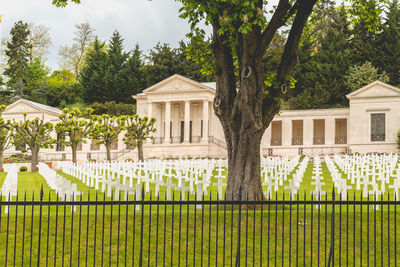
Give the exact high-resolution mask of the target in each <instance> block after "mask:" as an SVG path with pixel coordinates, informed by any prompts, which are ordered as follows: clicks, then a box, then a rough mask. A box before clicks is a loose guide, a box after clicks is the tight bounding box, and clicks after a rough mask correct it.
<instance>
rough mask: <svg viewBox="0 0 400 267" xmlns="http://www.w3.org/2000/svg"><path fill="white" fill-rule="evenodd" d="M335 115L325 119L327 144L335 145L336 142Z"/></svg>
mask: <svg viewBox="0 0 400 267" xmlns="http://www.w3.org/2000/svg"><path fill="white" fill-rule="evenodd" d="M335 124H336V121H335V117H331V116H329V117H327V118H326V119H325V145H329V146H333V145H334V144H335V130H336V129H335Z"/></svg>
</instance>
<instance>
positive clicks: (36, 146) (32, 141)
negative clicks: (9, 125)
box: [13, 114, 55, 172]
mask: <svg viewBox="0 0 400 267" xmlns="http://www.w3.org/2000/svg"><path fill="white" fill-rule="evenodd" d="M52 131H53V124H52V123H51V122H45V121H44V119H39V118H34V119H27V116H26V114H24V120H22V121H20V122H14V135H13V139H14V141H13V142H14V144H15V145H16V146H22V147H26V146H27V147H28V148H29V150H30V151H31V156H32V157H31V170H32V172H36V171H37V165H38V162H39V151H40V149H41V148H49V147H50V148H52V147H53V144H54V143H55V140H54V139H53V138H52V137H51V135H50V134H51V132H52Z"/></svg>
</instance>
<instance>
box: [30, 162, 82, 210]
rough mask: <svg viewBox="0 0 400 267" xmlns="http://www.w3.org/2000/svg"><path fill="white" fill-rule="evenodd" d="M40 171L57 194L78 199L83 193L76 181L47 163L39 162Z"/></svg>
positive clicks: (67, 199)
mask: <svg viewBox="0 0 400 267" xmlns="http://www.w3.org/2000/svg"><path fill="white" fill-rule="evenodd" d="M38 173H39V174H40V175H41V176H42V177H43V178H44V179H45V180H46V183H47V184H48V186H49V187H50V188H51V189H53V190H54V191H56V193H57V195H58V196H59V197H60V198H61V199H63V200H66V201H76V200H77V198H78V196H79V195H81V194H82V192H81V191H78V189H77V185H76V184H75V183H72V182H71V181H70V180H68V179H65V178H64V177H63V176H62V175H60V174H58V173H57V172H56V171H54V170H52V169H51V168H50V167H49V166H48V165H47V164H44V163H42V162H40V163H39V164H38ZM75 208H76V207H74V210H75Z"/></svg>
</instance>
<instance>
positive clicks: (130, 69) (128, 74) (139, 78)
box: [121, 45, 145, 102]
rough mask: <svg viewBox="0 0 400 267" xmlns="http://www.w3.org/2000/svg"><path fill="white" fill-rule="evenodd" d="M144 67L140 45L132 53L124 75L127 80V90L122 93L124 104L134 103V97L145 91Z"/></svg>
mask: <svg viewBox="0 0 400 267" xmlns="http://www.w3.org/2000/svg"><path fill="white" fill-rule="evenodd" d="M142 65H143V62H142V51H140V49H139V45H136V46H135V49H134V50H133V51H131V52H130V56H129V59H128V61H127V62H126V64H125V66H126V67H125V68H124V73H123V75H124V77H125V78H126V90H124V91H123V92H122V96H121V97H122V99H123V100H122V102H132V101H133V98H132V95H136V94H138V93H140V92H141V91H142V90H143V89H144V85H145V84H144V78H143V71H142Z"/></svg>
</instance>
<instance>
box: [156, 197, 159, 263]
mask: <svg viewBox="0 0 400 267" xmlns="http://www.w3.org/2000/svg"><path fill="white" fill-rule="evenodd" d="M159 202H160V193H158V195H157V215H156V221H157V228H156V266H157V264H158V226H159V225H158V223H159V217H160V203H159Z"/></svg>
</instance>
